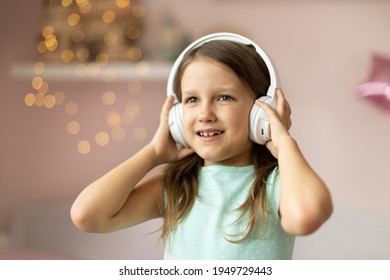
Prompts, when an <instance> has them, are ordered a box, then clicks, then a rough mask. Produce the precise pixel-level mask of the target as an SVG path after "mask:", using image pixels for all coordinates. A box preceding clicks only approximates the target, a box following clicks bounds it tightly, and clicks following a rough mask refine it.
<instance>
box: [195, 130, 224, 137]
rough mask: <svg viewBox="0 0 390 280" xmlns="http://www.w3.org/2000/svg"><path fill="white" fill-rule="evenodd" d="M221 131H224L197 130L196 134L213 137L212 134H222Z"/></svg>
mask: <svg viewBox="0 0 390 280" xmlns="http://www.w3.org/2000/svg"><path fill="white" fill-rule="evenodd" d="M223 133H224V132H223V131H220V130H216V131H199V132H197V134H198V135H199V136H200V137H214V136H218V135H222V134H223Z"/></svg>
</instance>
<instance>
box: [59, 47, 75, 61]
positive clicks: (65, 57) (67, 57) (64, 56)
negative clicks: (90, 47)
mask: <svg viewBox="0 0 390 280" xmlns="http://www.w3.org/2000/svg"><path fill="white" fill-rule="evenodd" d="M73 56H74V54H73V51H71V50H64V51H63V52H62V53H61V60H62V61H63V62H66V63H68V62H71V61H72V60H73Z"/></svg>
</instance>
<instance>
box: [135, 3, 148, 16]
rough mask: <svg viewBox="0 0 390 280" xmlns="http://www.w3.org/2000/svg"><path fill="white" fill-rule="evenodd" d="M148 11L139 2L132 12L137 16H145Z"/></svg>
mask: <svg viewBox="0 0 390 280" xmlns="http://www.w3.org/2000/svg"><path fill="white" fill-rule="evenodd" d="M145 13H146V9H145V7H144V6H143V5H141V4H138V5H135V6H134V7H133V9H132V14H133V16H135V17H138V18H139V17H143V16H144V15H145Z"/></svg>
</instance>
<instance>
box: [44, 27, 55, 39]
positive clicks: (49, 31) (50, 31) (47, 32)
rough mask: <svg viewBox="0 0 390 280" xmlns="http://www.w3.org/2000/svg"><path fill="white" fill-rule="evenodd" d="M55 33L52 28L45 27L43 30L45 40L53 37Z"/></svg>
mask: <svg viewBox="0 0 390 280" xmlns="http://www.w3.org/2000/svg"><path fill="white" fill-rule="evenodd" d="M53 32H54V28H53V27H52V26H49V25H48V26H45V27H44V28H43V29H42V36H43V37H44V38H47V37H48V36H50V35H53Z"/></svg>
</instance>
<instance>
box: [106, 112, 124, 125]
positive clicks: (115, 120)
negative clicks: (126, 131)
mask: <svg viewBox="0 0 390 280" xmlns="http://www.w3.org/2000/svg"><path fill="white" fill-rule="evenodd" d="M106 120H107V123H108V125H109V126H111V127H119V126H120V125H121V123H122V118H121V115H120V114H119V113H118V112H117V111H111V112H109V113H108V114H107V117H106Z"/></svg>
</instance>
